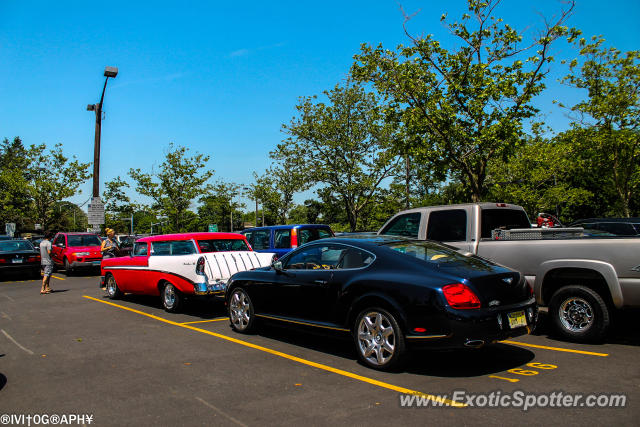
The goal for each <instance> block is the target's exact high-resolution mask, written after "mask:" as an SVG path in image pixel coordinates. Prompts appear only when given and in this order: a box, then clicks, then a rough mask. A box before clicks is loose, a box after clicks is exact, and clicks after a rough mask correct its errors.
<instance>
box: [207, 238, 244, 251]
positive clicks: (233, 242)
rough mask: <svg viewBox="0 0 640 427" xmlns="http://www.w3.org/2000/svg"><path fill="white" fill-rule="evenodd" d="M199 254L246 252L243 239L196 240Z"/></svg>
mask: <svg viewBox="0 0 640 427" xmlns="http://www.w3.org/2000/svg"><path fill="white" fill-rule="evenodd" d="M198 246H200V252H202V253H205V252H226V251H248V250H250V249H249V246H247V244H246V242H245V241H244V239H210V240H198Z"/></svg>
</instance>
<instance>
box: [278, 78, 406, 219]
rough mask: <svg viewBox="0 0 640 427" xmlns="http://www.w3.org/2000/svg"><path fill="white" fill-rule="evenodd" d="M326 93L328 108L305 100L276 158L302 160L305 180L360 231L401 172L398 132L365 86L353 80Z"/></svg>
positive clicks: (306, 98)
mask: <svg viewBox="0 0 640 427" xmlns="http://www.w3.org/2000/svg"><path fill="white" fill-rule="evenodd" d="M324 94H325V95H326V97H327V99H328V102H327V104H325V103H323V102H318V101H317V99H316V97H303V98H301V100H300V103H299V104H298V106H297V107H296V108H297V111H298V116H297V117H294V118H293V119H292V120H291V123H290V124H289V125H284V126H283V129H284V131H285V133H286V134H288V135H289V137H288V138H287V139H286V140H285V141H284V142H283V143H282V144H279V145H278V147H277V149H276V150H275V151H274V152H272V153H271V156H272V158H274V159H275V160H277V161H280V162H282V163H283V164H287V163H288V162H294V160H293V159H296V160H295V161H298V162H300V163H299V164H300V171H301V172H303V173H304V174H305V176H304V182H306V183H307V184H308V185H318V186H320V187H323V188H324V189H325V190H326V191H328V192H329V193H331V194H332V195H335V197H336V198H337V199H339V200H340V203H341V205H342V209H343V210H344V212H345V214H346V216H347V222H348V224H349V227H350V229H351V230H352V231H355V230H356V229H357V228H358V224H359V219H360V215H361V214H362V212H363V210H364V209H366V207H367V206H368V205H369V204H370V203H372V202H373V200H374V198H375V195H376V193H377V192H378V191H379V189H380V186H381V184H382V182H383V181H384V180H385V179H386V178H389V177H391V176H393V175H394V174H395V173H396V170H397V164H398V156H397V155H396V154H395V152H394V150H393V149H392V148H393V140H394V138H396V132H397V129H396V127H395V126H394V125H393V124H390V123H389V122H386V121H385V120H384V118H385V114H384V109H385V107H384V105H382V104H381V103H380V101H379V99H378V97H377V96H376V95H375V94H373V93H367V92H366V91H365V89H364V88H363V87H361V86H359V85H354V84H352V83H351V82H347V84H346V85H345V86H344V87H342V86H340V85H336V87H335V88H334V89H333V90H331V91H325V92H324Z"/></svg>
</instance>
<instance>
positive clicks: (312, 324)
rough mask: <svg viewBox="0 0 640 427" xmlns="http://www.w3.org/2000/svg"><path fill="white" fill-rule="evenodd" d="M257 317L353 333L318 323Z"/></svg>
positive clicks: (262, 315)
mask: <svg viewBox="0 0 640 427" xmlns="http://www.w3.org/2000/svg"><path fill="white" fill-rule="evenodd" d="M256 316H257V317H264V318H265V319H272V320H280V321H283V322H289V323H296V324H298V325H305V326H315V327H317V328H324V329H333V330H334V331H342V332H351V331H350V330H349V329H343V328H334V327H332V326H325V325H318V324H317V323H307V322H300V321H297V320H289V319H283V318H282V317H275V316H267V315H265V314H256Z"/></svg>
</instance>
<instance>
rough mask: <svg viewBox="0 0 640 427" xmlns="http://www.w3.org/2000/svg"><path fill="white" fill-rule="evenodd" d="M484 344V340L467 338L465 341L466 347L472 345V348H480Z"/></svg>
mask: <svg viewBox="0 0 640 427" xmlns="http://www.w3.org/2000/svg"><path fill="white" fill-rule="evenodd" d="M483 345H484V341H483V340H466V341H465V342H464V346H465V347H470V348H480V347H482V346H483Z"/></svg>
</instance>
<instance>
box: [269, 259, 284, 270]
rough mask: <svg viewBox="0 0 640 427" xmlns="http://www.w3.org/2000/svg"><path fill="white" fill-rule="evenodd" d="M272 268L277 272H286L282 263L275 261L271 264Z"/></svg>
mask: <svg viewBox="0 0 640 427" xmlns="http://www.w3.org/2000/svg"><path fill="white" fill-rule="evenodd" d="M271 267H273V269H274V270H275V271H284V268H282V261H274V262H273V263H271Z"/></svg>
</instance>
